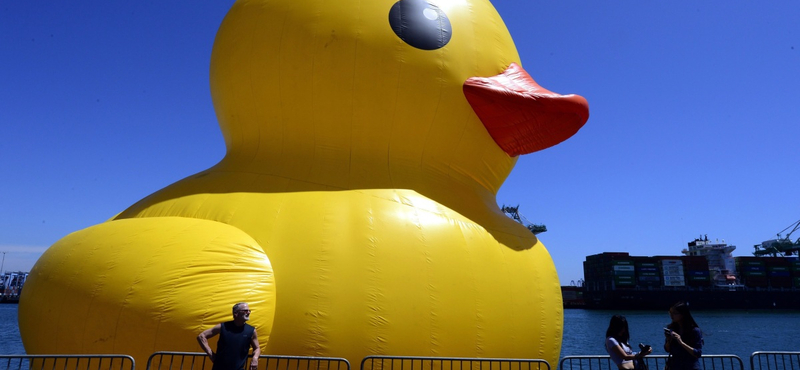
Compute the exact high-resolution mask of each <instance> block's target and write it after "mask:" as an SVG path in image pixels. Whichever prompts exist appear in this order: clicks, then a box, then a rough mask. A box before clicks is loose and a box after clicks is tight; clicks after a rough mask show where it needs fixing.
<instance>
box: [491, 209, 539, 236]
mask: <svg viewBox="0 0 800 370" xmlns="http://www.w3.org/2000/svg"><path fill="white" fill-rule="evenodd" d="M500 209H502V210H503V213H505V215H506V216H508V217H510V218H511V219H512V220H514V221H517V222H519V223H520V224H521V225H522V226H525V227H526V228H528V230H530V231H531V232H532V233H533V235H538V234H541V233H543V232H545V231H547V226H545V225H543V224H534V223H532V222H530V221H528V219H527V218H525V216H523V215H522V214H520V213H519V205H517V206H516V207H511V206H506V205H505V204H504V205H503V206H502V207H500Z"/></svg>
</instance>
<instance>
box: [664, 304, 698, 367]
mask: <svg viewBox="0 0 800 370" xmlns="http://www.w3.org/2000/svg"><path fill="white" fill-rule="evenodd" d="M669 317H670V319H671V320H672V322H671V323H670V324H669V325H667V327H666V328H664V336H665V340H664V350H666V351H667V352H669V355H670V358H669V360H668V361H667V366H669V370H700V356H702V355H703V332H702V331H700V327H699V326H698V325H697V322H695V321H694V318H693V317H692V313H691V312H689V304H688V303H686V302H678V303H676V304H674V305H673V306H672V307H670V309H669Z"/></svg>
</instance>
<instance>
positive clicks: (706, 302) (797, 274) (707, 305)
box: [562, 236, 800, 310]
mask: <svg viewBox="0 0 800 370" xmlns="http://www.w3.org/2000/svg"><path fill="white" fill-rule="evenodd" d="M765 243H766V242H765ZM798 246H800V244H798ZM735 249H736V247H735V246H733V245H728V244H726V243H725V241H724V240H723V241H721V242H720V241H713V242H712V241H709V240H708V237H707V236H706V237H701V238H697V239H695V240H693V241H691V242H689V243H688V248H686V249H684V250H683V251H682V252H683V255H681V256H631V255H630V254H628V253H625V252H606V253H601V254H595V255H591V256H587V257H586V260H585V261H584V263H583V270H584V279H585V280H584V281H583V284H582V287H580V289H576V288H575V287H562V294H563V296H564V302H565V306H564V307H565V308H574V307H581V308H587V309H610V310H667V309H668V308H669V307H670V306H671V305H673V304H674V303H675V302H678V301H686V302H689V304H690V306H691V307H692V309H800V261H799V260H798V258H797V257H796V256H794V255H793V254H792V253H787V254H786V255H780V256H779V255H778V254H773V255H772V256H766V255H765V254H764V253H754V254H755V255H754V256H742V257H733V256H732V254H731V252H732V251H733V250H735ZM763 250H764V248H756V251H757V252H758V251H763ZM783 252H787V250H784V251H783ZM788 252H791V251H788ZM794 252H795V253H796V252H797V250H794ZM567 298H569V299H567ZM578 298H580V299H578Z"/></svg>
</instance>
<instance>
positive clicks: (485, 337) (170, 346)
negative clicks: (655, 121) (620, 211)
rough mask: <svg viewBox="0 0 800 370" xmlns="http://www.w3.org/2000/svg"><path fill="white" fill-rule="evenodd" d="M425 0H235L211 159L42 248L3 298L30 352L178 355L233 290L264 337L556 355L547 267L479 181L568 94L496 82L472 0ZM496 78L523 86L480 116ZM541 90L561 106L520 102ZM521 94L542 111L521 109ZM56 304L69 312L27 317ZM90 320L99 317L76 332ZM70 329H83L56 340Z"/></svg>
mask: <svg viewBox="0 0 800 370" xmlns="http://www.w3.org/2000/svg"><path fill="white" fill-rule="evenodd" d="M431 3H434V4H430V3H426V2H423V1H422V0H401V1H398V2H396V1H395V0H385V1H384V0H380V1H378V0H369V1H366V0H365V1H359V0H342V1H336V2H334V1H322V2H320V1H310V0H307V1H297V0H281V1H277V0H272V1H269V0H261V1H244V0H240V1H238V2H237V3H236V5H234V7H233V9H232V10H231V12H230V13H229V15H228V17H226V19H225V21H224V22H223V25H222V26H221V28H220V31H219V33H218V35H217V40H216V42H215V48H214V53H213V55H212V71H211V82H212V93H213V97H214V102H215V107H216V109H217V113H218V117H219V120H220V124H221V126H222V130H223V133H224V135H225V138H226V144H227V146H228V153H227V155H226V157H225V158H224V159H223V160H222V161H221V162H220V163H218V164H217V165H216V166H214V167H212V168H211V169H209V170H206V171H203V172H201V173H199V174H197V175H194V176H190V177H188V178H186V179H184V180H181V181H179V182H177V183H175V184H173V185H170V186H169V187H167V188H165V189H163V190H160V191H158V192H156V193H154V194H152V195H151V196H149V197H147V198H145V199H143V200H142V201H140V202H138V203H136V204H134V205H133V206H131V207H130V208H128V209H127V210H125V211H124V212H122V213H120V214H119V215H117V216H116V217H115V218H114V219H113V220H111V221H109V222H106V223H103V224H100V225H96V226H93V227H90V228H88V229H85V230H82V231H79V232H76V233H74V234H71V235H69V236H67V237H65V238H64V239H63V240H61V241H59V242H58V243H57V244H56V245H54V246H53V247H52V248H51V250H49V251H48V252H47V253H46V254H45V255H44V256H43V257H42V259H41V260H40V261H39V262H37V265H36V266H35V267H34V269H33V271H32V273H31V275H32V278H33V279H31V280H30V281H29V285H31V288H32V289H28V288H29V287H28V286H26V294H27V295H28V296H24V297H23V302H22V304H23V305H27V306H26V307H25V309H23V308H22V307H21V310H20V312H21V314H20V326H21V330H22V331H23V333H22V334H23V341H24V342H25V345H26V349H27V350H28V352H29V353H44V352H52V349H53V347H56V348H57V351H58V352H65V351H67V352H84V353H85V352H124V353H130V354H133V355H135V356H136V359H137V361H143V360H144V358H146V356H147V355H148V354H149V353H151V352H154V351H157V350H181V351H187V350H189V351H191V350H193V349H194V346H195V344H194V343H193V338H194V335H196V333H197V332H199V331H200V329H201V328H203V327H205V326H210V325H212V324H214V323H216V322H217V321H222V319H223V318H224V317H226V314H227V309H229V308H228V307H229V306H230V305H232V304H233V303H235V302H237V301H247V302H248V303H250V307H251V309H252V310H253V314H252V317H253V319H254V320H256V321H255V323H254V324H255V325H256V326H257V327H258V330H259V334H260V335H259V337H262V338H263V339H262V341H261V343H262V345H264V346H265V351H264V352H262V353H265V354H289V355H324V356H341V357H346V358H348V359H349V360H350V361H351V363H358V361H360V359H361V358H362V357H363V356H366V355H372V354H389V355H420V356H458V357H475V356H478V357H524V358H544V359H547V360H548V361H551V363H554V361H556V360H557V358H558V355H559V351H560V345H561V339H560V338H561V328H562V322H561V312H562V308H561V297H560V289H559V283H558V277H557V275H556V272H555V268H554V266H553V263H552V260H551V258H550V256H549V254H548V253H547V251H546V250H545V248H544V246H543V245H542V244H541V243H540V242H539V241H538V240H537V239H536V238H535V237H534V236H533V235H532V234H531V233H530V232H529V231H528V230H527V229H525V228H524V227H522V226H521V225H519V224H517V223H515V222H514V221H512V220H511V219H509V218H507V217H505V216H503V214H502V213H501V212H500V210H499V209H498V207H497V205H496V202H495V194H496V192H497V190H498V188H499V186H500V185H501V184H502V182H503V180H504V179H505V178H506V176H507V175H508V173H509V172H510V170H511V168H512V167H513V164H514V162H515V161H516V155H517V154H520V153H525V152H530V151H534V150H539V149H542V148H544V147H547V146H551V145H554V144H555V143H557V142H559V141H561V140H564V139H566V138H567V137H569V136H570V135H572V134H573V133H574V132H575V131H577V129H578V128H579V127H580V126H581V125H582V124H583V123H584V122H585V120H586V114H588V113H585V114H584V113H581V112H578V113H574V112H573V110H575V109H577V111H580V110H581V109H585V108H584V107H583V106H584V105H585V101H581V100H580V99H577V98H575V99H573V98H572V97H567V98H566V99H561V98H564V97H560V96H556V94H552V93H550V92H549V91H546V90H543V89H541V88H539V87H538V86H535V87H530V86H529V84H530V83H532V80H530V81H528V80H526V79H525V78H522V79H518V78H517V77H515V76H518V75H519V74H520V73H524V71H523V70H521V68H519V67H518V66H517V65H516V64H517V63H519V61H518V60H517V59H518V57H517V55H516V51H515V50H514V46H513V42H511V39H510V36H509V35H508V33H507V31H506V30H505V27H504V26H503V24H502V21H500V19H499V17H498V16H497V14H496V12H495V11H494V9H493V8H492V7H491V5H490V4H489V3H488V2H487V1H484V0H463V1H460V2H451V1H431ZM415 9H416V10H419V13H413V14H411V13H410V12H413V11H416V10H415ZM423 9H424V12H423ZM413 15H418V16H419V17H422V18H419V17H418V18H419V19H421V20H422V22H423V23H424V22H428V21H433V22H434V23H431V24H433V26H434V28H435V31H436V32H435V33H434V36H435V37H434V38H432V39H425V37H426V36H425V35H426V34H425V33H424V32H423V34H422V36H420V34H418V33H417V34H415V33H414V32H412V31H414V30H413V27H414V22H415V21H414V20H413V17H412V16H413ZM445 15H446V16H445ZM393 17H394V18H393ZM387 18H388V19H387ZM426 19H427V20H426ZM395 20H400V21H398V22H400V23H397V22H395ZM426 24H427V23H426ZM428 26H430V24H428ZM406 27H410V28H411V31H409V30H406ZM448 27H449V28H448ZM426 32H427V31H426ZM420 37H422V40H420ZM520 71H521V72H520ZM491 76H500V77H501V78H499V79H498V78H497V77H491ZM524 76H527V74H524ZM526 78H528V79H529V77H526ZM508 79H510V80H512V81H517V82H518V83H517V84H515V85H514V87H513V88H510V90H508V89H507V90H504V92H503V93H502V94H500V95H509V94H508V93H506V92H507V91H512V93H511V94H510V95H515V94H516V95H520V96H522V95H525V96H523V98H525V99H528V98H529V97H527V95H533V96H534V99H532V100H533V101H534V102H533V103H532V104H533V105H532V106H531V105H526V104H529V103H525V102H523V103H520V101H518V100H515V101H514V102H513V104H512V105H516V106H515V108H513V109H509V110H507V111H502V112H500V114H499V116H498V115H497V114H494V113H497V112H494V111H492V109H494V108H493V107H494V106H496V105H499V104H500V103H499V102H497V101H495V100H493V99H494V98H493V97H492V96H491V91H492V89H494V87H493V86H494V84H495V82H496V81H498V80H508ZM533 84H534V85H535V83H533ZM520 86H521V87H520ZM537 88H538V89H541V90H537ZM504 89H505V88H504ZM487 91H489V92H488V93H487ZM526 94H527V95H526ZM536 94H539V95H536ZM548 94H552V96H551V95H548ZM516 95H515V96H516ZM554 97H557V98H558V99H561V100H559V103H558V104H562V103H563V101H567V103H566V104H567V105H569V106H570V107H569V108H568V109H563V107H561V106H558V107H557V109H555V110H552V109H551V108H541V107H540V106H541V104H542V102H543V101H545V100H548V99H553V98H554ZM515 99H516V98H515ZM520 99H522V98H520ZM576 99H577V100H576ZM581 99H582V98H581ZM529 100H530V99H529ZM481 104H483V105H481ZM558 104H556V105H558ZM520 105H522V106H523V108H524V109H520V108H519V106H520ZM487 106H488V107H489V110H488V111H487V110H486V109H487V108H486V107H487ZM531 107H533V108H531ZM575 107H578V108H575ZM537 109H538V111H539V113H541V112H545V113H548V114H549V113H552V112H556V113H555V114H552V115H550V116H553V117H555V118H552V117H550V118H547V117H545V116H547V114H545V115H537V114H539V113H534V114H533V115H528V113H527V112H529V111H531V110H533V111H536V110H537ZM548 109H551V110H548ZM520 110H521V111H523V113H522V114H517V113H514V112H516V111H520ZM487 112H488V113H487ZM508 112H512V113H513V114H511V116H506V114H507V113H508ZM520 116H521V117H522V118H520V119H519V120H517V119H516V118H514V117H520ZM497 117H500V118H497ZM531 117H533V118H531ZM576 117H577V118H576ZM492 120H494V121H496V122H500V124H499V125H497V124H495V125H494V126H492V125H490V124H488V123H487V122H490V121H492ZM562 121H563V123H564V125H563V126H564V127H566V128H563V127H561V126H558V127H556V128H555V129H552V128H547V129H545V130H542V128H541V127H540V126H541V125H545V124H548V123H550V122H555V123H562ZM520 122H522V123H520ZM509 127H510V128H509ZM548 130H549V131H548ZM516 134H519V135H516ZM515 135H516V136H515ZM187 235H188V236H187ZM198 235H199V236H198ZM206 245H210V246H213V247H208V248H206V247H205V246H206ZM86 261H91V264H90V265H88V266H86V265H85V263H86ZM80 263H84V266H85V267H83V268H84V269H87V270H88V271H89V272H88V273H87V272H80V273H76V272H74V268H75V266H77V265H78V264H80ZM108 266H111V267H108ZM120 266H128V267H125V268H122V267H120ZM156 267H157V268H156ZM126 269H127V270H126ZM158 269H161V271H166V272H165V273H161V275H160V276H161V277H153V276H150V275H147V273H148V272H152V273H158V271H155V270H158ZM97 270H100V271H102V272H101V273H97ZM126 273H127V274H128V275H126ZM129 275H131V276H129ZM117 276H124V278H123V277H117ZM84 278H85V279H84ZM80 279H84V280H86V281H87V282H86V283H81V284H77V283H75V281H77V280H80ZM98 286H100V287H101V289H98V288H97V287H98ZM109 287H111V288H113V287H125V289H126V291H125V292H124V293H119V292H112V291H111V289H108V288H109ZM128 287H129V288H128ZM167 288H168V289H167ZM153 289H160V290H159V294H157V295H153V296H150V295H148V291H149V290H153ZM29 291H32V293H30V292H29ZM56 291H58V292H63V293H58V294H55V293H54V292H56ZM67 295H69V296H71V297H73V299H74V297H78V298H80V299H83V300H84V301H86V300H88V301H89V302H97V303H101V307H100V308H94V306H93V305H92V304H91V303H81V304H74V302H70V299H68V298H67ZM197 295H201V296H202V298H195V297H196V296H197ZM187 300H188V301H190V303H187ZM56 301H57V302H56ZM54 302H56V303H57V304H58V305H59V310H60V311H62V312H66V313H67V314H68V315H70V316H72V317H73V320H76V321H77V323H60V322H57V321H58V318H57V317H56V318H54V319H53V320H47V319H45V320H42V318H43V317H47V316H46V315H47V314H48V313H53V312H52V308H51V309H50V310H51V311H50V312H48V311H45V310H44V309H43V308H41V307H44V306H52V304H53V303H54ZM28 308H30V311H29V310H28ZM163 311H166V313H161V312H163ZM153 312H159V313H158V314H154V313H153ZM67 314H65V315H67ZM90 315H93V316H90ZM90 318H95V319H99V320H100V321H101V322H102V323H103V325H96V328H94V329H91V328H90V329H85V328H84V326H86V325H87V324H83V323H82V322H83V321H84V320H88V319H90ZM154 323H156V324H154ZM162 323H163V325H162ZM112 324H113V327H114V328H115V329H114V330H113V331H111V330H106V326H107V325H112ZM90 326H91V327H95V326H94V325H90ZM162 326H163V327H162ZM76 328H80V329H83V332H84V333H85V336H86V339H87V340H86V341H84V342H78V343H70V344H60V343H61V341H63V339H64V336H65V335H67V333H68V332H69V331H71V330H75V329H76ZM165 328H169V331H168V334H167V331H166V330H164V329H165ZM131 336H135V337H136V339H132V338H130V337H131ZM164 336H168V337H169V338H170V339H171V340H165V339H164ZM154 337H155V338H159V339H157V340H154V339H153V338H154ZM131 341H135V342H137V343H136V344H135V345H133V344H131V343H130V342H131ZM109 343H111V344H109ZM98 349H99V350H98ZM134 352H135V353H134Z"/></svg>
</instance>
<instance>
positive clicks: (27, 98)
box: [0, 0, 800, 284]
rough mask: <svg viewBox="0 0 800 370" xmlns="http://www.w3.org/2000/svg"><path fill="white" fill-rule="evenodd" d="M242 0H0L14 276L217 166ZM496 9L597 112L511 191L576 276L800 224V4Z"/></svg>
mask: <svg viewBox="0 0 800 370" xmlns="http://www.w3.org/2000/svg"><path fill="white" fill-rule="evenodd" d="M231 4H232V1H229V0H228V1H214V2H194V1H193V2H190V1H184V0H175V1H168V2H144V1H139V2H130V3H117V2H107V1H97V0H91V1H90V0H87V1H80V2H69V3H65V2H57V1H6V2H3V3H2V4H0V34H2V35H3V37H1V38H0V166H1V167H0V169H1V170H0V173H2V177H0V179H2V180H0V251H5V252H7V253H6V255H5V262H4V266H3V267H4V269H5V270H29V269H30V268H31V267H32V265H33V263H34V262H35V259H36V258H37V257H38V256H39V255H40V254H41V253H42V251H43V250H44V249H45V248H47V247H48V246H49V245H51V244H52V243H54V242H55V241H57V240H58V239H60V238H61V237H63V236H64V235H66V234H68V233H70V232H72V231H76V230H79V229H82V228H85V227H88V226H91V225H93V224H96V223H99V222H102V221H104V220H106V219H108V218H110V217H112V216H114V214H116V213H117V212H120V211H121V210H123V209H125V208H126V207H127V206H129V205H131V204H132V203H134V202H135V201H137V200H139V199H140V198H142V197H144V196H146V195H148V194H150V193H151V192H153V191H155V190H158V189H160V188H162V187H164V186H166V185H168V184H170V183H172V182H174V181H176V180H178V179H181V178H183V177H185V176H188V175H190V174H193V173H195V172H198V171H201V170H203V169H206V168H208V167H210V166H211V165H213V164H215V163H216V162H217V161H218V160H219V159H221V158H222V156H223V155H224V151H225V148H224V143H223V140H222V135H221V133H220V131H219V127H218V125H217V123H216V118H215V115H214V110H213V107H212V105H211V99H210V93H209V87H208V67H209V56H210V53H211V46H212V44H213V40H214V35H215V33H216V30H217V28H218V26H219V24H220V22H221V21H222V18H223V17H224V15H225V13H226V11H227V9H228V8H229V7H230V5H231ZM495 6H496V7H497V9H498V11H499V12H500V14H501V16H503V18H504V20H505V22H506V24H507V26H508V27H509V29H510V31H511V34H512V36H513V37H514V40H515V42H516V44H517V47H518V49H519V51H520V55H521V58H522V62H523V65H524V66H525V68H526V70H527V71H528V72H529V73H530V74H531V75H532V76H533V78H534V79H536V80H537V82H539V83H540V84H541V85H542V86H544V87H545V88H548V89H550V90H553V91H556V92H560V93H576V94H580V95H582V96H584V97H585V98H587V99H588V101H589V105H590V110H591V116H590V118H589V122H588V123H587V124H586V126H585V127H584V128H583V129H582V130H581V131H580V132H579V133H578V134H577V135H575V136H574V137H573V138H571V139H569V140H567V141H566V142H564V143H562V144H560V145H558V146H556V147H553V148H550V149H547V150H544V151H541V152H538V153H533V154H529V155H526V156H523V157H522V158H521V159H520V160H519V162H518V164H517V166H516V168H515V169H514V171H513V172H512V174H511V176H510V177H509V179H508V180H507V181H506V183H505V184H504V186H503V188H502V189H501V190H500V193H499V194H498V203H499V204H511V205H517V204H519V205H520V206H521V207H520V211H521V212H522V213H523V214H524V215H525V216H526V217H527V218H528V219H530V220H531V221H533V222H537V223H544V224H546V225H547V227H548V229H549V231H548V232H546V233H544V234H541V235H540V239H541V240H542V241H543V242H544V243H545V245H546V246H547V248H548V249H549V250H550V252H551V254H552V256H553V259H554V261H555V263H556V267H557V268H558V270H559V276H560V279H561V282H562V284H569V283H570V281H572V280H577V279H579V278H581V277H582V276H583V271H582V261H583V260H584V257H585V256H586V255H590V254H596V253H601V252H604V251H621V252H629V253H631V254H633V255H673V254H677V253H679V252H680V250H681V249H682V248H684V247H685V246H686V243H687V242H689V241H691V240H692V239H693V238H695V237H698V236H700V235H701V234H708V236H709V238H710V239H725V241H726V242H728V243H730V244H734V245H736V246H737V247H738V249H737V250H736V251H735V252H734V255H736V256H742V255H750V253H751V252H752V246H753V244H757V243H760V242H761V241H763V240H766V239H769V238H772V237H774V236H775V234H776V233H777V232H779V231H781V230H782V229H783V228H785V227H786V226H789V225H790V224H792V223H793V222H795V221H797V220H798V219H800V207H798V205H799V203H800V197H799V196H798V192H797V189H798V186H799V185H800V167H798V165H797V163H798V158H800V152H799V151H798V145H797V144H798V139H800V128H799V127H798V121H799V120H798V117H800V93H798V91H797V89H798V86H800V27H799V26H798V25H797V22H798V19H800V2H791V1H778V2H767V3H764V2H753V1H747V2H745V1H721V0H715V1H703V2H689V1H684V2H674V1H672V2H642V1H613V2H586V1H569V0H568V1H548V2H539V1H530V0H527V1H521V0H514V1H510V0H506V1H499V0H498V1H495ZM794 237H800V232H798V233H796V234H795V235H793V238H794Z"/></svg>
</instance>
